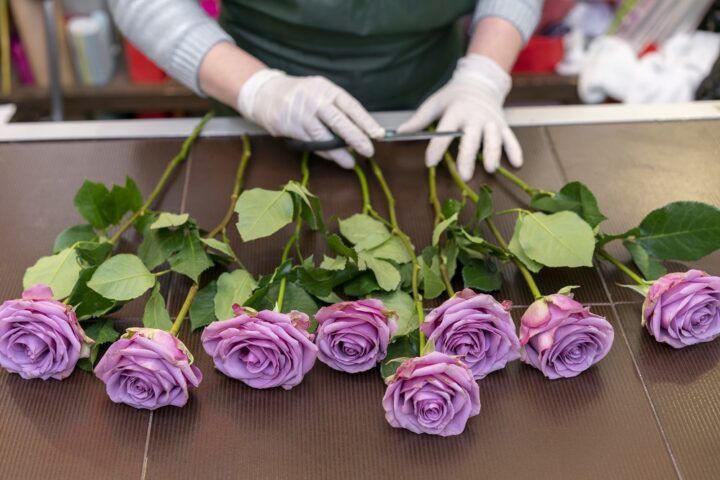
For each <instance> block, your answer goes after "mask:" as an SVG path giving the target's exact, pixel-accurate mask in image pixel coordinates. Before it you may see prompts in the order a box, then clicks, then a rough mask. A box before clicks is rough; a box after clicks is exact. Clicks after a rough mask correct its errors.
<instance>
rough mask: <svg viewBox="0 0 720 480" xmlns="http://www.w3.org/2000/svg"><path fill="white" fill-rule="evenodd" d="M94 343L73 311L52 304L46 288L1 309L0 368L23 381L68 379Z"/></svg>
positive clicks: (38, 288) (31, 291)
mask: <svg viewBox="0 0 720 480" xmlns="http://www.w3.org/2000/svg"><path fill="white" fill-rule="evenodd" d="M93 343H95V342H93V341H92V340H91V339H89V338H87V337H86V336H85V332H84V331H83V329H82V328H81V327H80V324H79V323H78V320H77V317H76V316H75V312H74V311H73V310H72V307H71V306H68V305H65V304H64V303H62V302H58V301H56V300H53V299H52V290H50V287H48V286H47V285H42V284H39V285H35V286H34V287H32V288H30V289H28V290H25V291H24V292H23V294H22V298H20V299H17V300H7V301H6V302H4V303H3V304H2V305H0V366H2V367H3V368H5V369H6V370H7V371H9V372H12V373H17V374H18V375H20V376H21V377H22V378H25V379H30V378H42V379H43V380H47V379H48V378H54V379H56V380H62V379H63V378H67V377H68V376H69V375H70V374H71V373H72V371H73V369H74V368H75V364H77V362H78V360H79V359H81V358H87V357H88V356H89V355H90V346H91V345H92V344H93Z"/></svg>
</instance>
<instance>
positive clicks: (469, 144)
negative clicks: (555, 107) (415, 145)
mask: <svg viewBox="0 0 720 480" xmlns="http://www.w3.org/2000/svg"><path fill="white" fill-rule="evenodd" d="M510 85H511V80H510V76H509V75H508V74H507V73H505V71H503V69H502V68H500V66H499V65H498V64H497V63H495V61H493V60H491V59H490V58H488V57H486V56H484V55H477V54H470V55H467V56H465V57H463V58H461V59H460V60H459V61H458V64H457V67H456V68H455V73H453V76H452V79H450V81H449V82H448V83H447V84H446V85H445V86H443V87H442V88H441V89H440V90H438V91H437V92H435V93H434V94H432V95H431V96H430V98H428V99H427V100H425V102H424V103H423V104H422V105H421V106H420V108H419V109H418V110H417V112H415V114H414V115H413V116H412V117H411V118H410V119H409V120H408V121H407V122H405V123H403V124H402V125H401V126H400V127H399V128H398V132H399V133H405V132H415V131H418V130H421V129H423V128H425V127H427V126H428V125H429V124H430V123H432V122H433V121H434V120H436V119H437V118H438V117H441V118H440V122H439V123H438V126H437V129H438V130H439V131H446V130H462V131H463V136H462V138H461V139H460V147H459V150H458V157H457V165H458V170H459V172H460V176H461V177H462V178H463V179H464V180H470V179H471V178H472V176H473V172H474V171H475V159H476V158H477V154H478V151H479V149H480V143H481V142H482V143H483V164H484V166H485V170H487V171H488V172H490V173H492V172H494V171H495V170H496V169H497V167H498V166H499V165H500V153H501V148H502V146H504V147H505V153H506V154H507V157H508V160H509V161H510V164H511V165H512V166H514V167H520V166H521V165H522V163H523V156H522V149H521V148H520V144H519V143H518V141H517V138H515V134H513V132H512V130H510V127H508V124H507V122H506V121H505V117H504V115H503V111H502V105H503V102H504V101H505V96H506V95H507V93H508V92H509V91H510ZM451 142H452V138H449V137H438V138H434V139H432V140H431V141H430V144H429V145H428V148H427V150H426V152H425V164H426V165H427V166H428V167H432V166H434V165H437V164H438V163H439V162H440V160H441V159H442V157H443V155H444V153H445V151H446V150H447V149H448V147H449V146H450V143H451Z"/></svg>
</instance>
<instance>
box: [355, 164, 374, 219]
mask: <svg viewBox="0 0 720 480" xmlns="http://www.w3.org/2000/svg"><path fill="white" fill-rule="evenodd" d="M353 170H355V174H356V175H357V177H358V181H359V182H360V192H361V193H362V201H363V205H362V213H364V214H368V213H370V211H371V210H372V209H373V208H372V204H371V203H370V189H369V188H368V182H367V177H366V176H365V172H363V171H362V168H360V165H358V164H357V163H355V168H354V169H353Z"/></svg>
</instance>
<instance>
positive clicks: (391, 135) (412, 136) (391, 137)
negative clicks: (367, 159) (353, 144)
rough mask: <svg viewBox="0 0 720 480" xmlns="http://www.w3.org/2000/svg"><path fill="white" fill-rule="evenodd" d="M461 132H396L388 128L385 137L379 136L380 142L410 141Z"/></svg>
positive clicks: (452, 135)
mask: <svg viewBox="0 0 720 480" xmlns="http://www.w3.org/2000/svg"><path fill="white" fill-rule="evenodd" d="M462 134H463V132H461V131H459V130H453V131H443V132H429V131H423V132H412V133H396V132H395V130H388V131H387V132H386V133H385V137H383V138H379V139H378V140H379V141H381V142H412V141H416V140H430V139H433V138H435V137H461V136H462Z"/></svg>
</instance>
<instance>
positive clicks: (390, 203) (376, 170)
mask: <svg viewBox="0 0 720 480" xmlns="http://www.w3.org/2000/svg"><path fill="white" fill-rule="evenodd" d="M370 167H371V168H372V171H373V174H374V175H375V178H376V179H377V181H378V183H379V184H380V188H381V189H382V191H383V194H384V195H385V200H386V202H387V207H388V214H389V216H390V227H391V228H392V233H393V234H394V235H395V236H397V237H398V238H399V239H400V241H401V242H402V244H403V246H404V247H405V251H406V252H407V253H408V255H409V256H410V258H411V262H412V277H411V279H412V295H413V301H414V302H415V310H417V315H418V327H420V326H422V324H423V321H424V320H425V312H424V311H423V303H422V297H421V296H420V292H419V291H418V272H419V270H420V266H419V265H418V261H417V257H416V256H415V247H413V244H412V242H411V241H410V237H408V236H407V234H406V233H405V232H403V231H402V230H401V229H400V225H399V224H398V221H397V214H396V213H395V197H393V194H392V191H391V190H390V187H389V185H388V184H387V181H385V176H384V175H383V173H382V170H381V169H380V165H378V163H377V162H376V161H375V160H374V159H372V158H371V159H370ZM418 337H419V339H420V342H419V343H420V353H421V354H422V351H423V350H424V349H425V334H423V332H422V330H421V329H420V328H418Z"/></svg>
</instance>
